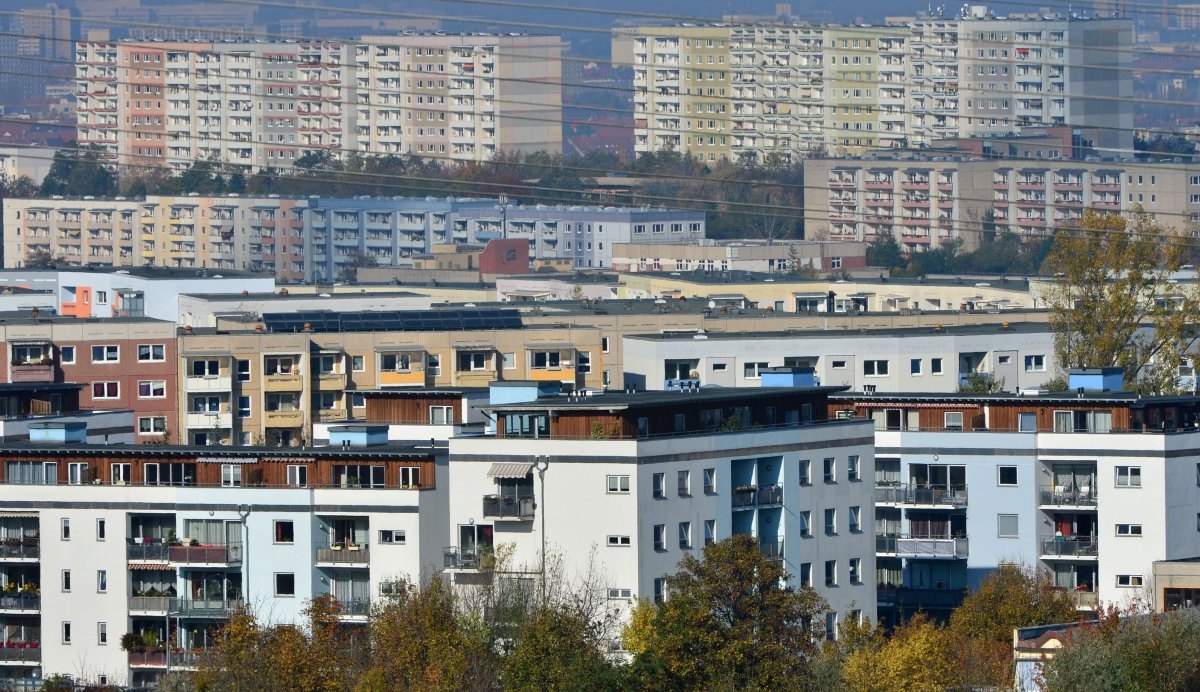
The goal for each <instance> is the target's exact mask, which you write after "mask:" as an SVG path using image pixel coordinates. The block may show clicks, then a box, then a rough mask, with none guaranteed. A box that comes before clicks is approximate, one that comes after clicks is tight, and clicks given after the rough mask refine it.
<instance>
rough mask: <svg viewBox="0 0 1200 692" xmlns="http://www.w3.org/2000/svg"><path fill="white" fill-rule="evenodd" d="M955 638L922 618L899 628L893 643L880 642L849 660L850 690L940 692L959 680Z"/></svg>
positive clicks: (846, 669)
mask: <svg viewBox="0 0 1200 692" xmlns="http://www.w3.org/2000/svg"><path fill="white" fill-rule="evenodd" d="M955 648H956V645H955V642H954V638H953V635H952V634H951V633H950V631H949V630H947V629H946V628H944V627H939V626H937V625H936V624H934V623H933V622H932V621H931V620H928V619H926V618H925V617H924V616H922V615H918V616H916V617H915V618H913V619H912V620H911V621H909V623H908V624H906V625H903V626H901V627H898V628H896V630H895V631H894V632H893V634H892V636H891V638H890V639H887V640H886V641H883V640H876V641H875V642H873V643H872V645H870V646H865V647H862V648H860V649H858V650H857V651H854V652H853V653H851V654H850V655H849V656H848V657H847V658H846V663H845V667H844V668H843V671H842V675H843V680H844V684H845V685H846V688H847V689H850V690H862V691H864V692H940V691H941V690H945V689H948V688H950V687H952V686H953V685H954V682H955V681H956V679H957V673H958V670H957V666H956V661H955V659H954V658H953V657H952V656H951V655H948V654H950V653H951V652H952V651H953V650H954V649H955Z"/></svg>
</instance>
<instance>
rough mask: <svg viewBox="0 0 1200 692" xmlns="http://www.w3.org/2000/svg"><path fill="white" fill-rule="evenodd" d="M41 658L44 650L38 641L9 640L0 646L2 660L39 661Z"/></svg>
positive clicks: (18, 661) (9, 661) (8, 661)
mask: <svg viewBox="0 0 1200 692" xmlns="http://www.w3.org/2000/svg"><path fill="white" fill-rule="evenodd" d="M41 660H42V650H41V648H39V646H38V642H17V641H8V642H5V643H4V645H3V646H0V662H3V663H38V662H40V661H41Z"/></svg>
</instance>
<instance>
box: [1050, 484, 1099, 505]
mask: <svg viewBox="0 0 1200 692" xmlns="http://www.w3.org/2000/svg"><path fill="white" fill-rule="evenodd" d="M1039 494H1040V495H1041V503H1042V504H1043V505H1056V506H1071V507H1095V506H1096V491H1095V490H1094V489H1091V488H1089V489H1087V490H1067V489H1065V488H1061V487H1059V488H1041V489H1040V493H1039Z"/></svg>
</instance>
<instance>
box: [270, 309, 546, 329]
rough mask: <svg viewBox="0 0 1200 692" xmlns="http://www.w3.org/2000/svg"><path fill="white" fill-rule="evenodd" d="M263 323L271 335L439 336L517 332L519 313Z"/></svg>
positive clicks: (336, 315)
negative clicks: (306, 331) (483, 331)
mask: <svg viewBox="0 0 1200 692" xmlns="http://www.w3.org/2000/svg"><path fill="white" fill-rule="evenodd" d="M262 317H263V323H264V325H265V326H266V328H267V329H269V330H270V331H273V332H301V331H304V329H305V326H306V325H308V328H309V329H311V330H312V331H314V332H393V331H394V332H440V331H451V332H453V331H467V330H474V329H520V328H521V327H522V326H524V325H523V324H522V322H521V313H520V311H518V310H514V309H511V308H501V309H498V310H473V309H462V310H389V311H378V312H332V311H329V310H320V311H311V312H268V313H263V316H262Z"/></svg>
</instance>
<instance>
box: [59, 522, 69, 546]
mask: <svg viewBox="0 0 1200 692" xmlns="http://www.w3.org/2000/svg"><path fill="white" fill-rule="evenodd" d="M58 536H59V538H61V539H62V540H64V541H69V540H71V520H70V519H67V518H65V517H64V518H63V519H60V520H59V525H58Z"/></svg>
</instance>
